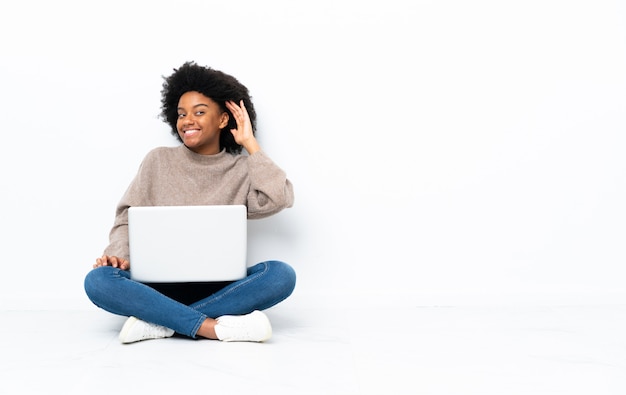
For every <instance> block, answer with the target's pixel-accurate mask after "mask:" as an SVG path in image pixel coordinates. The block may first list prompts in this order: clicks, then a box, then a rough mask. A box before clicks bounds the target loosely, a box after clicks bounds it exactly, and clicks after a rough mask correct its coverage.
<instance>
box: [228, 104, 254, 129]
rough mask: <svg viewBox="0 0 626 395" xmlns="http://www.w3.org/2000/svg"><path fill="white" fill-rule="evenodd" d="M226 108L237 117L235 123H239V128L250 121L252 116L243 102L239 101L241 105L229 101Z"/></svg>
mask: <svg viewBox="0 0 626 395" xmlns="http://www.w3.org/2000/svg"><path fill="white" fill-rule="evenodd" d="M226 107H227V108H228V109H229V110H230V112H231V113H232V114H233V117H235V122H237V127H241V126H242V125H243V124H244V122H246V121H248V122H249V120H250V116H249V115H248V110H246V105H245V104H244V102H243V100H240V101H239V105H237V103H235V102H234V101H232V100H228V101H227V102H226Z"/></svg>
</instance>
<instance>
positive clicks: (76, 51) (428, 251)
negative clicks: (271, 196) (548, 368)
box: [0, 0, 626, 308]
mask: <svg viewBox="0 0 626 395" xmlns="http://www.w3.org/2000/svg"><path fill="white" fill-rule="evenodd" d="M0 37H2V39H1V41H0V81H1V86H0V125H1V126H2V130H3V131H4V135H5V138H4V142H3V143H2V144H1V145H0V169H1V171H2V178H1V183H2V194H1V195H0V210H1V221H0V230H1V231H2V238H1V240H2V244H1V247H2V249H1V254H2V255H1V257H2V270H1V273H2V275H0V307H2V308H21V307H24V306H26V307H32V308H49V307H54V306H61V307H63V306H65V307H68V306H70V307H77V306H89V305H90V304H89V301H88V300H87V299H86V297H85V296H84V292H83V289H82V281H83V278H84V275H85V274H86V272H87V271H88V270H89V269H90V267H91V264H92V263H93V261H94V259H95V258H96V257H97V256H99V255H100V254H101V253H102V250H103V249H104V247H105V246H106V244H107V242H108V231H109V229H110V226H111V224H112V222H113V216H114V209H115V205H116V204H117V201H118V200H119V198H120V197H121V195H122V194H123V192H124V190H125V188H126V186H127V185H128V183H129V182H130V180H131V179H132V177H133V176H134V174H135V172H136V170H137V167H138V165H139V163H140V161H141V160H142V159H143V157H144V155H145V154H146V153H147V152H148V150H150V149H151V148H153V147H156V146H159V145H174V144H176V142H175V140H174V139H173V137H171V136H170V134H169V131H168V128H167V127H166V125H165V124H164V123H163V122H162V121H160V120H159V119H158V117H157V115H158V113H159V111H160V90H161V84H162V81H163V80H162V77H163V76H164V75H169V74H170V73H171V72H172V70H173V68H175V67H178V66H180V65H181V64H182V63H183V62H185V61H187V60H195V61H196V62H197V63H199V64H202V65H209V66H212V67H214V68H217V69H220V70H223V71H225V72H228V73H230V74H232V75H234V76H236V77H237V78H238V79H239V80H240V81H241V82H243V83H244V84H245V85H246V86H248V88H249V89H250V92H251V95H252V96H253V100H254V102H255V106H256V108H257V112H258V120H259V128H258V129H259V130H258V138H259V140H260V142H261V145H262V147H263V148H264V149H265V151H266V152H267V153H268V154H269V155H270V156H271V157H272V158H273V159H274V160H275V161H276V162H277V163H278V164H279V165H280V166H281V167H282V168H283V169H285V170H286V171H287V174H288V176H289V178H290V179H291V180H292V182H293V183H294V186H295V192H296V203H295V206H294V207H293V208H292V209H289V210H286V211H284V212H282V213H280V214H278V215H276V216H275V217H273V218H271V219H267V220H261V221H257V222H254V223H251V224H250V234H251V239H252V240H251V245H250V252H249V259H250V261H251V262H254V261H257V260H262V259H281V260H285V261H287V262H289V263H291V264H292V265H293V266H294V267H295V268H296V270H297V272H298V274H299V282H298V287H297V289H296V292H295V293H294V298H297V297H301V299H302V300H305V299H306V300H309V301H313V303H316V302H317V301H318V299H315V298H316V297H320V298H321V299H319V300H325V301H330V302H332V303H337V304H342V303H345V304H350V303H370V304H376V303H377V302H378V301H380V300H392V301H395V302H398V303H411V304H415V305H441V304H450V303H456V304H460V303H470V302H476V303H528V302H530V303H578V304H580V303H590V302H594V303H595V302H602V303H623V302H624V301H626V293H625V292H624V281H625V277H626V268H625V265H624V263H625V257H626V254H625V252H624V240H626V225H625V224H626V209H625V208H624V202H625V201H626V186H625V183H624V180H625V176H626V159H624V148H625V145H626V137H625V135H624V132H625V130H626V115H625V111H624V110H625V106H626V5H625V4H624V2H619V1H608V0H588V1H565V0H563V1H556V0H547V1H545V0H542V1H527V0H526V1H487V0H480V1H461V0H455V1H452V0H450V1H425V0H424V1H400V0H389V1H384V2H382V1H376V2H373V1H358V2H357V1H341V0H332V1H330V0H323V1H319V0H317V1H302V2H295V1H287V0H282V1H276V0H275V1H219V2H217V1H208V0H202V1H190V0H182V1H181V0H178V1H151V2H143V1H141V2H140V1H134V2H133V1H118V0H115V1H107V2H78V1H68V0H62V1H54V2H48V1H23V2H3V3H2V5H0ZM309 296H310V297H311V298H305V297H309ZM296 300H297V299H296Z"/></svg>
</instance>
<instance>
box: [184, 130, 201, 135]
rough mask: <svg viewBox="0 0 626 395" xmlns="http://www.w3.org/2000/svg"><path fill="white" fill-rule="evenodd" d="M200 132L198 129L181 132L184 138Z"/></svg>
mask: <svg viewBox="0 0 626 395" xmlns="http://www.w3.org/2000/svg"><path fill="white" fill-rule="evenodd" d="M199 131H200V130H198V129H189V130H183V134H184V135H185V136H190V135H192V134H195V133H198V132H199Z"/></svg>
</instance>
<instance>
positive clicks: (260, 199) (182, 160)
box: [104, 144, 294, 265]
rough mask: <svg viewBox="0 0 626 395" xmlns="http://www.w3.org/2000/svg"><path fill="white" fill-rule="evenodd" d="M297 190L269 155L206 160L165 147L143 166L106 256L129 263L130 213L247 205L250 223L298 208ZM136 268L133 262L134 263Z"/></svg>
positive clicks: (124, 202) (116, 223)
mask: <svg viewBox="0 0 626 395" xmlns="http://www.w3.org/2000/svg"><path fill="white" fill-rule="evenodd" d="M293 199H294V196H293V186H292V185H291V182H290V181H289V180H288V179H287V177H286V175H285V172H284V171H283V170H282V169H280V168H279V167H278V166H277V165H276V164H275V163H274V162H273V161H272V160H271V159H270V158H269V157H268V156H267V155H266V154H265V153H264V152H263V151H258V152H256V153H254V154H252V155H249V156H248V155H233V154H229V153H227V152H226V151H222V152H221V153H219V154H216V155H200V154H196V153H195V152H193V151H191V150H189V149H188V148H187V147H185V146H184V145H182V144H181V145H180V146H177V147H159V148H155V149H153V150H152V151H150V152H149V153H148V154H147V155H146V157H145V158H144V160H143V161H142V163H141V165H140V167H139V171H138V172H137V175H136V176H135V178H134V179H133V181H132V182H131V184H130V185H129V187H128V189H127V190H126V192H125V193H124V196H122V199H121V200H120V202H119V203H118V205H117V209H116V212H115V221H114V223H113V228H112V229H111V232H110V234H109V245H108V246H107V247H106V248H105V250H104V254H105V255H113V256H117V257H122V258H125V259H129V252H128V208H129V207H131V206H191V205H214V204H243V205H245V206H247V208H248V218H249V219H257V218H264V217H268V216H270V215H272V214H275V213H277V212H279V211H281V210H282V209H284V208H287V207H291V206H292V205H293ZM131 265H132V262H131Z"/></svg>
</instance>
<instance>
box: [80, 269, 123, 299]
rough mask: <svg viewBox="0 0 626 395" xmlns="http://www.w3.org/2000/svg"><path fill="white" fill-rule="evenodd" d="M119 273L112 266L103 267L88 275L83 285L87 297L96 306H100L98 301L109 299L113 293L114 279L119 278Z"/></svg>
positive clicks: (93, 270)
mask: <svg viewBox="0 0 626 395" xmlns="http://www.w3.org/2000/svg"><path fill="white" fill-rule="evenodd" d="M119 271H120V269H116V268H114V267H111V266H101V267H98V268H95V269H92V270H91V271H90V272H89V273H87V275H86V276H85V281H84V284H83V285H84V288H85V293H86V294H87V297H88V298H89V299H90V300H91V301H92V302H93V303H95V304H96V305H99V303H98V301H101V300H103V299H108V298H109V297H110V295H111V294H112V293H113V290H112V288H113V287H114V277H116V276H119Z"/></svg>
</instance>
